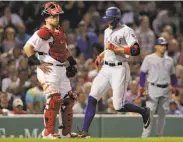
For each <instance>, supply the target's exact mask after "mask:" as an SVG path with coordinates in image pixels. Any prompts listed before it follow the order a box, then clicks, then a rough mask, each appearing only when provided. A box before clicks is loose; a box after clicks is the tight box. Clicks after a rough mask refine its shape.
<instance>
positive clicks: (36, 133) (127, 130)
mask: <svg viewBox="0 0 183 142" xmlns="http://www.w3.org/2000/svg"><path fill="white" fill-rule="evenodd" d="M83 118H84V116H83V115H74V121H73V131H74V132H75V131H76V130H77V127H79V128H81V127H82V124H83ZM156 119H157V116H154V120H153V121H154V123H153V130H152V136H155V124H156ZM166 120H167V121H166V125H165V132H164V136H170V137H171V136H178V137H181V136H183V116H167V118H166ZM142 128H143V124H142V119H141V117H138V116H137V117H134V116H126V115H96V117H95V119H94V121H93V122H92V124H91V128H90V131H89V133H90V135H91V136H92V137H140V135H141V133H142ZM42 129H43V116H42V115H24V116H0V137H41V131H42Z"/></svg>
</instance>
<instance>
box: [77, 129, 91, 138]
mask: <svg viewBox="0 0 183 142" xmlns="http://www.w3.org/2000/svg"><path fill="white" fill-rule="evenodd" d="M78 138H91V137H90V135H89V134H88V132H86V131H80V132H79V133H78Z"/></svg>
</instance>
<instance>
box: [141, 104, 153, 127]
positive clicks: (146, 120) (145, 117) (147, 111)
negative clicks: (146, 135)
mask: <svg viewBox="0 0 183 142" xmlns="http://www.w3.org/2000/svg"><path fill="white" fill-rule="evenodd" d="M142 118H143V122H144V128H145V129H146V128H147V127H148V126H149V124H150V122H151V120H150V108H149V107H146V108H145V112H144V114H142Z"/></svg>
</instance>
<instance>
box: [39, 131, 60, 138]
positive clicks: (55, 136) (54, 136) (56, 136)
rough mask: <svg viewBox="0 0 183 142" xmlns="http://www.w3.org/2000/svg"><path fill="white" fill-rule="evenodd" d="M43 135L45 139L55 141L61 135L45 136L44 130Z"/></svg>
mask: <svg viewBox="0 0 183 142" xmlns="http://www.w3.org/2000/svg"><path fill="white" fill-rule="evenodd" d="M41 135H42V138H43V139H50V140H55V139H57V138H59V135H58V134H56V133H54V134H48V135H45V131H44V130H43V131H42V133H41Z"/></svg>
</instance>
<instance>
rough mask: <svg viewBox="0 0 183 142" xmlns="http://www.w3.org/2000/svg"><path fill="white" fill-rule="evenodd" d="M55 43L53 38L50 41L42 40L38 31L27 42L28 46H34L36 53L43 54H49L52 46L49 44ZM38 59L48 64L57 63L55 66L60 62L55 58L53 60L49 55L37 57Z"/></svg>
mask: <svg viewBox="0 0 183 142" xmlns="http://www.w3.org/2000/svg"><path fill="white" fill-rule="evenodd" d="M52 42H53V37H52V36H50V38H49V39H48V40H44V39H42V38H40V37H39V36H38V35H37V31H36V32H35V33H34V34H33V35H32V37H31V38H30V39H29V40H28V41H27V43H28V44H30V45H32V46H33V47H34V51H37V52H43V53H46V54H48V52H49V49H50V46H49V44H50V43H52ZM37 57H38V59H39V60H40V61H43V62H47V63H55V64H59V63H60V62H59V61H57V60H55V59H54V58H52V57H51V56H49V55H37Z"/></svg>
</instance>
